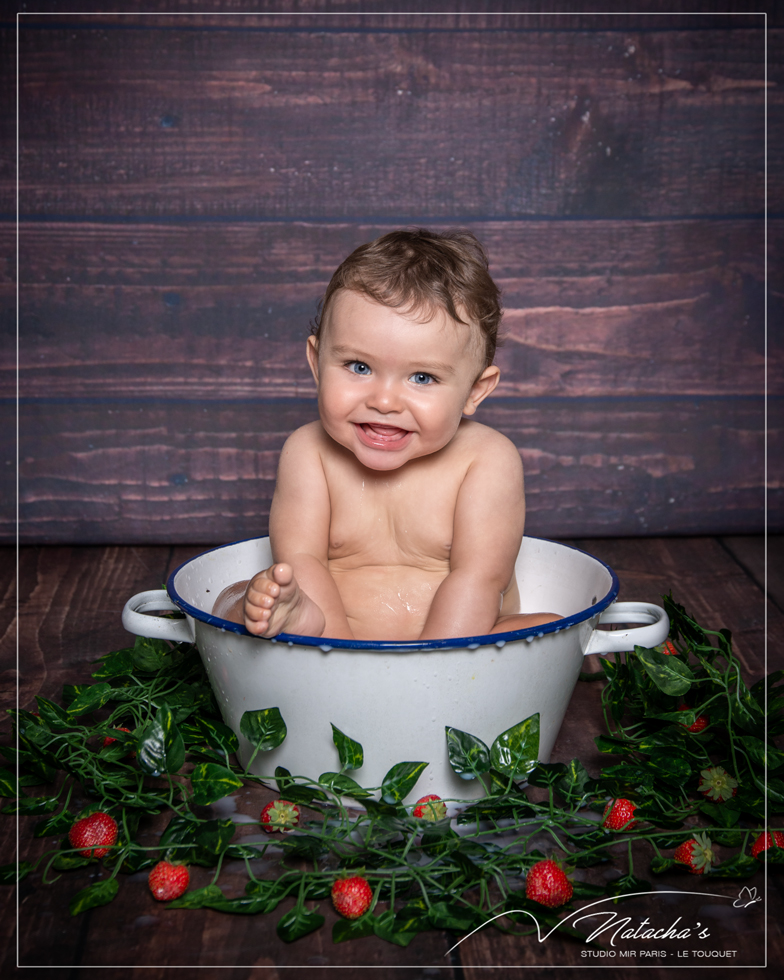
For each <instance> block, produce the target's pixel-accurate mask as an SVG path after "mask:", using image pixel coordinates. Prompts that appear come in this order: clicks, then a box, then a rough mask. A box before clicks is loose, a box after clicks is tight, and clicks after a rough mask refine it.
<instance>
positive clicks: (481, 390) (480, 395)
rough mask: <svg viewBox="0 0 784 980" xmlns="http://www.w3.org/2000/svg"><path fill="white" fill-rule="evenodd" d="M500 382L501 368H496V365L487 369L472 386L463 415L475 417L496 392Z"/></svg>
mask: <svg viewBox="0 0 784 980" xmlns="http://www.w3.org/2000/svg"><path fill="white" fill-rule="evenodd" d="M500 380H501V370H500V368H498V367H496V366H495V364H491V365H490V367H486V368H485V369H484V371H482V373H481V374H480V375H479V377H478V378H477V379H476V381H475V382H474V383H473V385H472V386H471V391H470V393H469V395H468V398H467V399H466V403H465V407H464V408H463V415H473V414H474V412H475V411H476V410H477V408H478V406H479V405H480V404H481V402H483V401H484V400H485V398H487V396H488V395H490V394H492V393H493V392H494V391H495V389H496V386H497V385H498V382H499V381H500Z"/></svg>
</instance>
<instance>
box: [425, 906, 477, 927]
mask: <svg viewBox="0 0 784 980" xmlns="http://www.w3.org/2000/svg"><path fill="white" fill-rule="evenodd" d="M428 918H429V919H430V925H431V926H432V928H433V929H448V930H450V931H451V932H461V933H462V932H471V930H472V929H475V928H476V927H477V926H479V925H481V924H482V922H484V916H483V915H482V913H481V912H480V911H479V910H478V909H475V908H473V907H469V906H465V905H458V904H457V903H455V902H434V903H433V904H432V905H431V906H430V909H429V911H428Z"/></svg>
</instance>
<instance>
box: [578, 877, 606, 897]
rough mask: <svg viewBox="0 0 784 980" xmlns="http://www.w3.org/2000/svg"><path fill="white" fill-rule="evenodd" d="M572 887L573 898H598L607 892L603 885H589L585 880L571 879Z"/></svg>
mask: <svg viewBox="0 0 784 980" xmlns="http://www.w3.org/2000/svg"><path fill="white" fill-rule="evenodd" d="M572 889H573V892H574V895H573V897H574V898H600V897H601V896H602V895H606V894H607V889H606V888H605V887H604V885H591V884H590V883H589V882H587V881H573V882H572Z"/></svg>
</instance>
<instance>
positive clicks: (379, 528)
mask: <svg viewBox="0 0 784 980" xmlns="http://www.w3.org/2000/svg"><path fill="white" fill-rule="evenodd" d="M343 491H344V492H342V493H341V494H340V495H334V494H331V495H330V502H331V513H330V526H329V557H330V559H340V558H346V559H351V558H352V557H355V558H356V559H357V560H360V561H362V562H363V563H373V564H380V565H396V564H409V563H412V564H420V563H422V562H423V561H424V562H426V561H427V560H428V559H433V560H435V561H437V562H444V561H449V554H450V549H451V546H452V536H453V533H454V513H455V504H456V496H457V491H456V488H454V487H449V486H443V485H442V486H433V485H431V484H430V483H429V481H428V482H422V481H401V480H399V479H397V480H395V479H392V480H389V481H380V482H379V483H378V484H376V485H368V481H364V482H363V481H360V482H359V484H358V485H353V486H350V487H345V486H344V487H343Z"/></svg>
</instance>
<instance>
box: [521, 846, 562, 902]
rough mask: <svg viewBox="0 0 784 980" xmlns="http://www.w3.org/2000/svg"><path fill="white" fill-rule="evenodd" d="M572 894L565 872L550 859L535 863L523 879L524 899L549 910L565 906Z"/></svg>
mask: <svg viewBox="0 0 784 980" xmlns="http://www.w3.org/2000/svg"><path fill="white" fill-rule="evenodd" d="M573 894H574V887H573V886H572V883H571V881H569V879H568V877H567V876H566V872H565V871H564V869H563V868H562V867H561V865H560V864H558V863H557V862H556V861H553V860H551V859H550V858H548V859H546V860H544V861H537V862H536V864H535V865H534V866H533V867H532V868H531V870H530V871H529V872H528V874H527V876H526V879H525V897H526V898H529V899H531V901H533V902H538V903H539V904H540V905H545V906H546V907H547V908H549V909H557V908H560V906H561V905H565V904H566V903H567V902H568V901H569V899H570V898H571V897H572V895H573Z"/></svg>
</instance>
